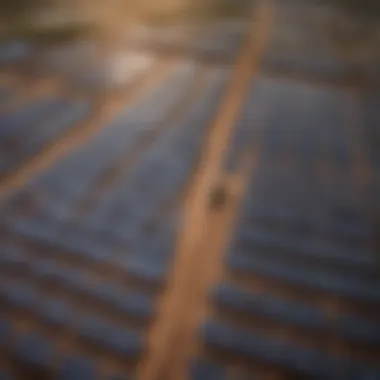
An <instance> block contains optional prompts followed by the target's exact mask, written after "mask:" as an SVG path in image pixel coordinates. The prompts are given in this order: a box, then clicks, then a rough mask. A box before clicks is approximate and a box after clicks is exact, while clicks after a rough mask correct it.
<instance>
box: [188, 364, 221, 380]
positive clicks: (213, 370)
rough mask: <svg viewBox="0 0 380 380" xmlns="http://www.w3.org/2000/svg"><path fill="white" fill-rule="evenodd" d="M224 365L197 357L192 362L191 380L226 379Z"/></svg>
mask: <svg viewBox="0 0 380 380" xmlns="http://www.w3.org/2000/svg"><path fill="white" fill-rule="evenodd" d="M226 379H227V376H226V374H225V373H224V371H223V367H221V366H220V365H218V364H215V363H212V362H210V361H207V360H205V359H197V360H194V361H193V362H192V363H191V366H190V370H189V380H226Z"/></svg>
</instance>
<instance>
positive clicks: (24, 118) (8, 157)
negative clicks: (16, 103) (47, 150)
mask: <svg viewBox="0 0 380 380" xmlns="http://www.w3.org/2000/svg"><path fill="white" fill-rule="evenodd" d="M89 113H90V105H89V104H88V102H84V101H83V102H72V101H64V100H60V99H54V98H45V99H42V100H37V101H35V102H33V103H31V104H29V105H27V106H25V107H24V108H22V109H17V110H15V111H12V112H11V113H10V114H6V115H2V116H1V119H0V137H1V143H0V151H1V156H0V178H1V177H4V176H5V175H7V174H9V173H11V172H12V171H13V170H15V169H17V168H18V167H19V166H20V165H21V164H22V163H23V162H25V161H27V160H28V159H29V158H31V157H33V155H35V154H36V153H38V152H39V151H40V150H41V149H42V148H43V147H44V146H45V145H46V144H48V143H50V142H52V141H55V140H56V139H59V138H60V137H61V136H62V135H63V134H64V133H65V132H66V131H67V130H69V129H70V128H72V127H73V126H75V125H76V124H77V123H79V122H80V121H82V120H84V119H85V118H86V117H87V116H88V115H89Z"/></svg>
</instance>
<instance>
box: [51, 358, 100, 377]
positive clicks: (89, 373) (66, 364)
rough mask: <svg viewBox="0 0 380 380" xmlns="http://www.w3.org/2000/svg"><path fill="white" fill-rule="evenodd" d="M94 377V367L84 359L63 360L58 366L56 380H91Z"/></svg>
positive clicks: (88, 360)
mask: <svg viewBox="0 0 380 380" xmlns="http://www.w3.org/2000/svg"><path fill="white" fill-rule="evenodd" d="M95 377H96V370H95V365H94V364H93V362H92V361H91V360H90V359H88V358H85V357H79V356H72V357H68V358H65V359H64V360H63V361H62V363H61V364H60V366H59V369H58V373H57V380H93V379H94V378H95Z"/></svg>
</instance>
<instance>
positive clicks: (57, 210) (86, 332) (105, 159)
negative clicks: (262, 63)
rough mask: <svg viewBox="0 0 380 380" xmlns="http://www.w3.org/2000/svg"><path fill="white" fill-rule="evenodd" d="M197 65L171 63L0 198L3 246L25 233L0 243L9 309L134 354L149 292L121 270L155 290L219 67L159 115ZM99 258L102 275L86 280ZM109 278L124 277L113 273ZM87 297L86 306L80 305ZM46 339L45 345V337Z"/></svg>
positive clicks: (218, 85)
mask: <svg viewBox="0 0 380 380" xmlns="http://www.w3.org/2000/svg"><path fill="white" fill-rule="evenodd" d="M196 72H197V71H196V68H195V67H194V66H193V65H191V64H190V65H189V64H185V65H179V66H177V67H176V68H175V69H174V70H173V71H171V72H170V73H169V75H168V77H166V78H164V79H163V80H162V82H161V83H160V84H159V85H158V86H157V87H156V88H154V89H153V90H152V91H151V92H150V93H148V94H144V95H143V96H142V98H141V99H140V100H139V101H137V102H136V104H133V105H132V106H130V107H128V108H127V109H126V110H124V111H123V113H122V115H120V117H118V118H117V119H115V120H114V121H113V122H111V123H110V124H109V125H108V126H106V127H105V128H104V129H103V130H102V131H101V132H99V133H98V134H97V135H95V136H94V137H93V138H92V139H91V140H90V141H88V142H87V144H86V145H84V146H82V147H80V148H79V149H77V150H76V151H74V152H72V153H71V154H69V155H68V156H67V157H66V158H63V159H62V160H61V161H59V162H58V163H57V164H55V165H54V166H53V167H52V168H50V169H48V170H47V171H46V172H44V173H42V175H41V176H38V177H37V178H35V179H34V180H32V181H31V182H30V183H29V184H28V185H27V186H26V188H24V189H22V190H20V191H19V192H18V194H15V196H14V197H13V198H12V197H11V199H10V201H9V202H8V204H7V205H4V214H5V215H6V216H5V217H4V218H3V227H6V228H7V229H8V231H12V232H11V234H10V235H9V237H8V239H7V240H9V241H10V242H11V247H14V245H12V244H13V243H14V242H15V238H17V240H19V239H20V238H21V239H24V238H26V237H27V239H26V240H25V242H29V243H28V245H27V246H24V245H22V246H20V247H18V248H17V250H15V249H14V248H12V249H7V248H6V247H4V248H3V249H2V250H1V255H0V257H1V261H2V265H1V266H2V268H4V270H3V274H2V276H1V278H2V281H3V284H4V285H6V286H4V287H3V288H4V292H3V293H2V300H3V302H4V305H6V306H7V309H8V310H24V311H25V313H26V314H27V315H30V316H34V317H33V318H42V319H43V321H44V323H47V324H49V325H51V324H53V325H55V326H56V327H57V328H59V329H61V330H63V331H66V330H65V329H68V328H70V326H72V322H73V320H75V323H74V324H75V326H76V327H75V329H74V330H75V335H76V336H77V338H78V339H79V340H80V341H83V342H88V343H89V344H91V345H92V346H93V347H95V348H97V349H99V350H100V351H102V350H103V353H104V354H105V355H113V356H115V357H118V356H122V357H123V356H124V357H126V358H130V359H131V360H132V361H133V360H134V359H135V358H138V357H139V356H140V354H141V352H142V350H143V349H144V335H145V333H146V326H145V324H146V323H147V322H148V321H149V320H150V319H151V317H152V316H153V314H154V308H155V307H154V304H155V297H154V296H152V295H150V292H148V293H146V292H145V291H144V289H146V288H145V287H143V288H139V290H138V291H136V290H133V289H134V288H135V286H134V285H132V284H130V283H129V282H128V281H127V279H128V278H129V279H136V280H137V281H140V282H141V281H142V282H143V283H145V284H148V285H150V286H153V288H154V290H155V292H156V291H157V290H159V289H160V287H161V285H162V284H163V283H164V282H165V277H166V274H167V270H168V266H169V264H170V260H169V259H170V256H171V253H172V250H173V244H174V242H175V232H176V226H177V222H178V218H179V216H180V215H179V212H180V208H179V206H180V200H181V196H182V193H183V190H184V189H185V188H184V186H185V185H186V183H187V182H188V180H189V178H190V176H191V173H192V170H193V169H194V167H195V165H196V163H197V157H198V154H199V150H200V148H201V146H202V142H203V140H204V137H205V133H206V131H207V128H208V126H209V125H210V120H211V118H212V117H213V115H214V114H215V111H216V107H217V105H218V103H219V100H220V95H221V93H222V91H223V88H224V86H225V83H226V80H227V77H228V72H227V71H225V70H219V69H212V70H210V71H209V72H208V75H207V76H206V78H205V81H204V83H203V91H201V92H200V94H199V97H198V98H197V99H195V100H194V101H193V102H192V103H191V104H189V105H188V108H187V109H186V110H185V112H184V113H183V115H182V116H181V117H180V118H179V120H174V121H172V124H173V125H172V126H165V128H163V126H162V124H165V123H167V121H166V120H167V119H168V115H169V114H171V113H172V112H173V109H175V108H176V107H178V105H179V104H180V103H181V102H182V101H183V100H184V99H186V98H188V95H189V91H190V90H191V88H192V86H191V83H192V82H193V81H194V78H195V74H196ZM152 133H155V134H154V135H152ZM147 134H148V136H151V137H152V136H154V141H153V142H152V143H151V145H150V146H149V148H147V149H145V150H144V151H142V153H141V154H137V158H136V159H135V160H134V161H133V162H131V165H129V166H128V165H127V167H126V168H125V169H122V170H121V171H120V172H119V173H118V176H117V178H116V179H115V180H114V182H113V183H112V184H111V186H110V187H107V188H105V189H104V191H103V192H101V193H100V194H98V195H97V196H95V197H94V203H93V204H92V207H91V208H90V209H89V210H88V212H87V213H85V214H84V215H79V214H77V213H76V208H75V205H76V204H77V202H78V199H81V198H83V199H86V198H87V197H88V196H91V190H92V188H93V187H94V186H95V184H96V183H97V181H98V179H99V177H102V175H104V174H106V173H108V172H109V171H112V169H113V168H114V167H115V165H118V164H119V163H120V160H123V161H124V160H125V161H127V160H128V153H129V152H132V151H133V150H136V146H138V145H139V144H140V142H141V140H142V139H143V138H144V137H146V136H147ZM137 153H139V152H137ZM39 195H40V196H41V200H40V201H39V202H38V201H37V202H35V203H34V209H33V210H32V211H31V212H30V213H29V214H28V215H24V216H21V217H19V216H17V215H16V214H17V210H18V209H20V210H22V209H23V201H25V199H28V198H29V199H31V200H32V201H33V199H38V196H39ZM15 213H16V214H15ZM147 225H148V226H150V227H149V228H148V229H146V226H147ZM12 236H14V238H12ZM36 252H38V253H37V256H36ZM67 263H69V265H68V264H67ZM100 267H101V268H102V273H103V280H101V281H100V282H95V283H93V282H91V283H88V282H86V279H87V278H88V277H90V278H92V276H93V274H94V273H96V272H97V270H99V268H100ZM114 274H115V276H113V275H114ZM15 278H17V281H16V280H15ZM115 278H123V279H125V282H123V283H122V284H121V283H118V282H117V281H116V282H115ZM128 284H129V285H128ZM44 286H48V287H49V289H50V291H51V292H52V293H53V294H56V296H53V297H51V298H50V299H45V298H46V297H44V296H43V295H42V294H41V292H40V290H39V289H41V287H44ZM56 292H58V293H56ZM59 294H61V295H62V294H64V295H65V296H64V299H60V296H59ZM78 297H79V298H80V300H81V301H80V302H81V310H82V311H83V318H79V319H76V316H75V314H73V313H74V312H73V310H72V306H71V305H70V302H71V301H72V300H75V299H77V298H78ZM86 299H87V300H89V301H92V302H95V306H94V305H93V304H91V305H92V306H91V305H88V306H86V303H85V301H83V300H86ZM74 302H75V301H74ZM104 313H106V314H107V313H112V318H114V317H115V316H117V315H119V316H120V317H121V318H123V323H122V324H123V326H120V327H117V326H116V325H112V324H111V323H110V322H109V321H108V319H107V318H106V317H104ZM128 320H135V321H137V322H136V323H137V325H139V326H140V327H138V328H137V327H136V324H132V326H130V325H129V324H128V322H127V321H128ZM70 321H71V322H70ZM5 323H6V322H5ZM126 324H128V326H129V327H128V328H126V327H125V325H126ZM37 333H38V329H37ZM42 335H43V334H42ZM49 345H51V346H50V347H53V346H54V341H52V342H49ZM49 351H52V350H49ZM107 352H108V354H107ZM16 360H19V358H16ZM16 362H17V361H16ZM48 362H49V359H48V358H46V360H44V362H41V363H37V364H38V365H37V367H38V368H44V366H45V365H46V364H47V363H48ZM17 363H18V362H17ZM93 365H94V364H93ZM48 370H49V371H50V372H51V368H49V369H48ZM71 376H75V375H73V374H72V373H71ZM89 376H90V375H89ZM93 376H96V375H93ZM67 378H71V377H67ZM73 378H75V377H73ZM90 378H91V377H90ZM122 378H125V377H124V376H123V377H122Z"/></svg>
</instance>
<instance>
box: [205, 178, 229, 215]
mask: <svg viewBox="0 0 380 380" xmlns="http://www.w3.org/2000/svg"><path fill="white" fill-rule="evenodd" d="M226 201H227V191H226V188H225V187H224V186H223V185H220V184H219V185H216V186H215V187H213V188H212V190H211V192H210V196H209V206H210V208H211V209H212V210H214V211H217V210H220V209H221V208H222V207H223V206H224V205H225V204H226Z"/></svg>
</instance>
